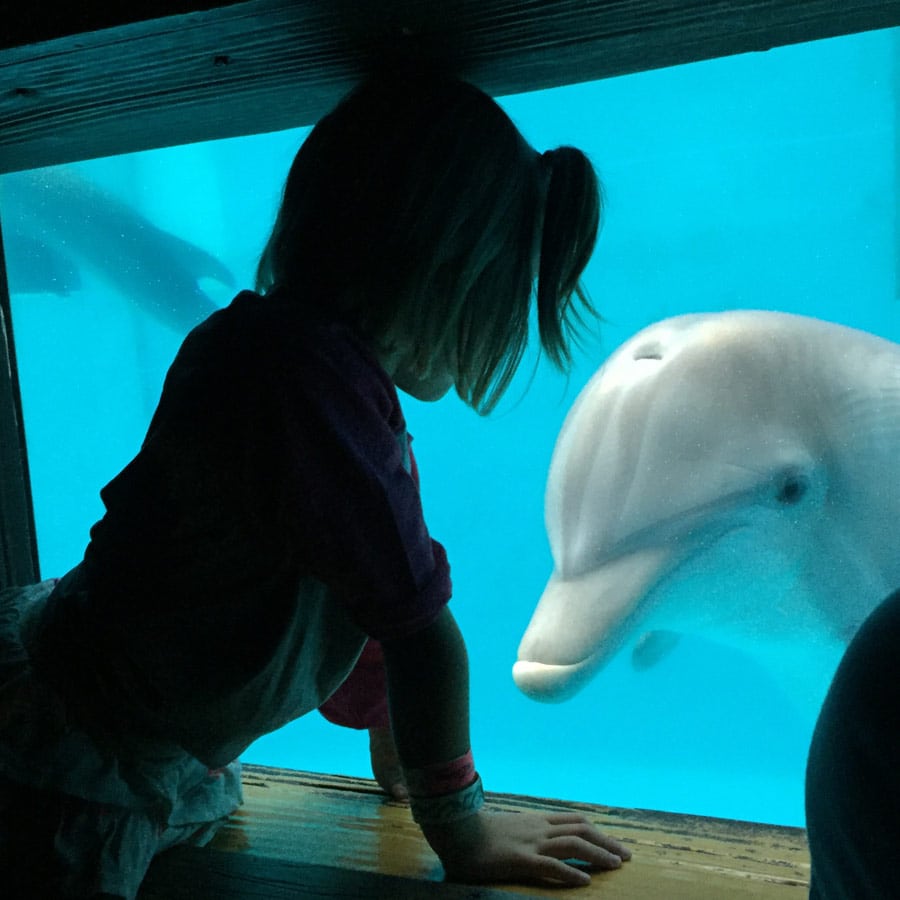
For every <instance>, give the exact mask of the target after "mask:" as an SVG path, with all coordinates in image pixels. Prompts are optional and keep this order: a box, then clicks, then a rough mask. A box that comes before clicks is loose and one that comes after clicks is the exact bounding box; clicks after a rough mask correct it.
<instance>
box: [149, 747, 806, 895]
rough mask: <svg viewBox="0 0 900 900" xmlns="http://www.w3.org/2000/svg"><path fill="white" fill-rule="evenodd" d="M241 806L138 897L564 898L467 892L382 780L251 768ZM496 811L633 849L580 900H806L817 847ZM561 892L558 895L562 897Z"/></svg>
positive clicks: (509, 798) (747, 832)
mask: <svg viewBox="0 0 900 900" xmlns="http://www.w3.org/2000/svg"><path fill="white" fill-rule="evenodd" d="M243 782H244V805H243V806H242V807H241V808H240V809H239V810H238V811H237V812H236V813H235V815H234V816H232V817H231V820H230V821H229V822H228V824H227V825H226V826H225V827H224V828H223V829H222V830H221V831H220V832H219V834H218V835H217V836H216V837H215V838H214V839H213V841H212V843H211V844H210V845H209V847H207V848H203V849H201V850H179V851H177V852H172V853H163V854H162V855H160V856H159V857H158V859H157V860H156V861H155V862H154V864H153V866H152V867H151V869H150V873H149V875H148V878H147V880H146V882H145V884H144V888H143V889H142V891H141V893H140V894H139V897H138V900H163V898H165V900H181V898H182V897H184V898H185V900H187V898H190V900H207V898H213V897H214V898H216V900H256V898H263V897H265V898H281V897H326V896H327V897H332V898H335V900H337V898H343V897H348V898H349V897H354V898H358V900H377V898H384V897H391V898H397V900H413V898H415V900H418V898H422V900H425V898H428V897H434V898H437V900H439V898H445V900H466V898H469V897H471V898H472V900H474V898H476V897H477V898H480V900H516V898H519V897H522V900H524V897H523V896H522V895H525V896H528V897H547V896H550V895H551V894H552V895H553V896H556V895H557V891H550V890H548V889H547V888H542V887H534V886H527V885H521V884H518V885H516V884H509V885H497V886H495V887H492V888H490V889H489V888H485V887H478V888H466V887H463V886H461V885H450V884H446V883H441V878H442V874H443V873H442V870H441V867H440V864H439V863H438V860H437V857H435V855H434V854H433V853H432V851H431V850H430V849H429V847H428V845H427V844H426V843H425V839H424V838H423V837H422V833H421V832H420V831H419V829H418V827H417V826H416V825H415V824H414V823H413V821H412V818H411V816H410V813H409V808H408V807H407V806H405V805H404V804H401V803H397V802H394V801H391V800H388V799H387V798H386V797H385V796H384V794H382V793H381V792H380V791H379V790H378V788H377V786H376V785H375V782H374V781H371V780H369V779H361V778H348V777H344V776H339V775H317V774H314V773H309V772H294V771H290V770H287V769H275V768H268V767H265V766H253V765H246V766H245V767H244V778H243ZM487 808H488V809H489V810H490V811H491V812H492V813H493V814H497V815H516V814H520V813H523V812H534V811H541V812H545V813H546V812H556V811H560V810H563V809H566V810H572V809H575V810H577V811H579V812H581V813H583V814H584V815H585V816H586V817H587V818H588V819H589V820H591V821H594V822H596V823H597V824H598V826H599V827H600V829H601V830H602V831H605V832H606V833H607V834H611V835H614V836H616V837H617V838H619V839H621V840H622V841H624V842H625V843H626V844H627V845H628V846H629V847H630V848H631V849H632V852H633V857H632V859H631V861H630V862H628V863H626V864H625V865H623V866H622V868H621V869H620V870H618V871H613V872H597V873H595V874H594V875H593V880H592V884H591V885H590V886H589V887H585V888H579V889H578V891H577V892H576V893H574V894H571V895H570V894H568V893H566V894H565V896H567V897H568V896H572V897H573V898H575V897H576V896H577V897H578V900H660V898H665V900H722V898H728V900H805V898H806V895H807V893H808V891H809V888H808V884H809V851H808V849H807V846H806V839H805V834H804V832H803V830H802V829H800V828H786V827H782V826H777V825H757V824H754V823H751V822H734V821H729V820H726V819H711V818H704V817H701V816H687V815H677V814H673V813H660V812H650V811H647V810H633V809H613V808H610V807H606V806H596V805H593V804H584V803H565V804H563V803H560V802H558V801H553V800H538V799H534V798H531V797H522V796H517V795H512V794H488V797H487ZM559 896H560V897H561V896H563V895H562V894H560V895H559Z"/></svg>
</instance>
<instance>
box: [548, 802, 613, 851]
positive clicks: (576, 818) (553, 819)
mask: <svg viewBox="0 0 900 900" xmlns="http://www.w3.org/2000/svg"><path fill="white" fill-rule="evenodd" d="M547 821H548V822H549V823H550V825H551V828H550V829H549V832H548V837H550V838H555V837H566V836H569V835H574V836H576V837H580V838H582V839H584V840H585V841H588V842H590V843H591V844H594V845H596V846H597V847H603V848H604V849H606V850H608V851H609V852H610V853H614V854H615V855H616V856H618V857H619V858H620V859H631V851H630V850H629V849H628V848H627V847H626V846H625V845H624V844H623V843H621V842H620V841H617V840H616V839H615V838H611V837H609V836H607V835H605V834H603V832H601V831H599V830H598V829H597V828H596V827H595V826H594V825H592V824H591V823H590V822H589V821H588V820H587V819H585V818H584V816H581V815H578V814H577V813H555V814H552V815H549V816H547Z"/></svg>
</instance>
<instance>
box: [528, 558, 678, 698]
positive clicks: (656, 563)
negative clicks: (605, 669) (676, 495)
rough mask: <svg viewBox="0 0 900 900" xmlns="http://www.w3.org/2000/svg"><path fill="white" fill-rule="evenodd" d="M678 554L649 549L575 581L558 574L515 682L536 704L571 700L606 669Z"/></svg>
mask: <svg viewBox="0 0 900 900" xmlns="http://www.w3.org/2000/svg"><path fill="white" fill-rule="evenodd" d="M671 556H672V553H671V550H669V549H666V548H656V547H645V548H641V549H639V550H636V551H634V552H632V553H629V554H627V555H623V556H620V557H616V558H614V559H612V560H608V561H607V562H605V563H603V564H602V565H600V566H598V567H597V568H596V569H594V570H592V571H589V572H587V573H585V574H583V575H579V576H577V577H574V578H564V577H562V576H561V575H560V574H559V573H558V572H555V573H554V574H553V575H552V576H551V578H550V580H549V581H548V582H547V586H546V588H545V589H544V593H543V594H542V596H541V599H540V601H539V603H538V605H537V608H536V609H535V611H534V615H533V616H532V619H531V622H530V623H529V625H528V628H527V629H526V631H525V634H524V635H523V637H522V642H521V643H520V644H519V653H518V661H517V662H516V663H515V665H514V666H513V679H514V680H515V682H516V685H517V686H518V688H519V690H521V691H522V692H523V693H524V694H526V695H527V696H529V697H531V698H532V699H533V700H543V701H548V702H554V701H561V700H567V699H568V698H569V697H571V696H573V695H574V694H576V693H577V692H578V691H579V690H581V688H582V687H583V686H584V685H585V684H586V683H587V682H588V681H589V680H590V678H591V677H592V676H593V675H594V673H595V672H596V671H597V670H598V669H599V668H600V667H601V666H603V665H605V664H606V663H607V662H608V661H609V660H610V659H611V658H612V656H613V655H614V654H615V653H616V651H617V650H618V649H619V647H620V646H621V643H622V640H623V639H624V637H625V635H626V634H627V633H628V632H629V631H630V630H631V629H632V628H633V627H634V623H635V622H636V620H637V619H639V617H640V615H641V613H642V612H643V611H642V610H641V609H639V608H638V607H639V604H640V601H641V599H642V598H643V597H645V596H646V595H647V593H648V591H649V588H650V586H651V585H652V584H653V583H655V582H656V581H657V580H658V579H659V577H660V576H661V574H662V572H663V571H664V570H665V569H667V567H668V563H669V560H670V558H671Z"/></svg>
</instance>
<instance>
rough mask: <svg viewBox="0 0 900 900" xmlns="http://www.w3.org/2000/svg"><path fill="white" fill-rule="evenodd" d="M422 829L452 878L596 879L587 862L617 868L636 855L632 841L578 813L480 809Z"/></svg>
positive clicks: (554, 881) (572, 881) (558, 882)
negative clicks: (615, 836)
mask: <svg viewBox="0 0 900 900" xmlns="http://www.w3.org/2000/svg"><path fill="white" fill-rule="evenodd" d="M423 831H424V833H425V837H426V838H427V839H428V843H429V844H431V847H432V849H433V850H434V851H435V853H437V855H438V856H439V857H440V859H441V862H442V863H443V865H444V871H445V872H446V873H447V878H448V879H449V880H451V881H466V882H487V881H518V882H530V883H537V884H554V885H557V886H560V885H566V886H569V887H578V886H582V885H586V884H590V882H591V876H590V875H589V874H588V873H587V872H586V871H585V867H588V868H596V869H618V868H619V866H621V865H622V861H623V860H628V859H631V851H630V850H629V849H628V848H627V847H625V846H624V845H623V844H621V843H619V842H618V841H616V840H614V839H613V838H610V837H606V836H605V835H603V834H601V833H600V832H599V831H598V830H597V829H596V828H595V827H594V826H593V825H592V824H591V823H590V821H589V820H588V819H586V818H585V817H584V816H582V815H579V814H578V813H492V812H485V811H484V810H481V811H480V812H479V813H477V814H476V815H474V816H470V817H469V818H467V819H463V820H462V821H459V822H453V823H448V824H445V825H427V826H425V827H423ZM564 860H570V862H564ZM579 862H580V863H581V865H580V866H579V865H578V863H579Z"/></svg>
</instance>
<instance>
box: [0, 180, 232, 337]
mask: <svg viewBox="0 0 900 900" xmlns="http://www.w3.org/2000/svg"><path fill="white" fill-rule="evenodd" d="M0 214H2V227H3V244H4V253H5V258H6V268H7V274H8V278H9V284H10V289H11V290H12V291H13V292H19V293H35V292H39V291H41V292H44V291H46V292H50V293H55V294H59V295H60V296H65V295H68V294H71V293H72V292H73V291H75V290H77V289H78V288H79V287H80V286H81V278H80V272H81V271H82V270H91V271H92V272H94V273H95V274H96V275H97V276H99V277H100V278H101V279H103V280H104V281H106V282H107V283H109V284H110V285H112V287H113V288H114V289H115V290H117V291H118V292H119V293H121V294H122V295H123V296H125V297H127V298H128V299H129V300H130V301H131V302H132V303H134V304H135V306H136V307H137V308H139V309H141V310H143V311H145V312H147V313H149V314H150V315H152V316H153V317H154V318H156V319H157V320H158V321H160V322H162V323H163V324H165V325H168V326H169V327H171V328H173V329H175V330H176V331H177V332H178V333H180V334H184V333H185V332H187V331H189V330H190V329H191V328H192V327H193V326H194V325H196V324H197V323H198V322H200V321H202V320H203V319H205V318H206V317H207V316H208V315H210V314H211V313H213V312H215V310H216V309H217V308H218V305H217V304H216V303H214V302H213V300H212V299H211V298H210V297H209V296H208V295H207V294H206V292H205V291H204V290H203V289H202V288H201V287H200V284H199V280H200V279H201V278H210V279H213V280H215V281H219V282H221V283H222V284H225V285H228V286H229V287H230V286H233V284H234V278H233V277H232V274H231V272H230V271H229V270H228V268H227V267H226V266H225V265H224V264H223V263H221V262H220V261H219V260H218V259H216V258H215V257H214V256H213V255H212V254H210V253H207V252H206V251H205V250H203V249H201V248H200V247H197V246H196V245H194V244H191V243H189V242H188V241H185V240H183V239H182V238H179V237H177V236H176V235H174V234H171V233H170V232H168V231H164V230H163V229H161V228H158V227H157V226H155V225H154V224H153V223H152V222H150V220H149V219H147V218H145V217H144V216H142V215H141V214H140V213H139V212H138V211H137V210H135V209H134V208H132V207H131V206H129V205H128V204H126V203H123V202H122V201H121V200H119V199H117V198H116V197H114V196H113V195H112V194H110V193H109V192H108V191H106V190H104V189H103V188H101V187H100V186H98V185H97V184H95V183H93V182H91V181H89V180H88V179H86V178H84V177H83V176H81V175H79V174H77V173H76V171H75V170H74V169H72V168H69V167H64V166H63V167H56V168H48V169H39V170H35V171H32V172H15V173H11V174H9V175H4V176H3V177H2V178H0Z"/></svg>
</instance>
